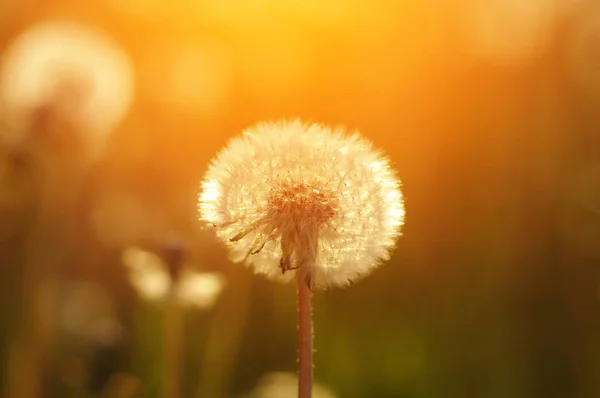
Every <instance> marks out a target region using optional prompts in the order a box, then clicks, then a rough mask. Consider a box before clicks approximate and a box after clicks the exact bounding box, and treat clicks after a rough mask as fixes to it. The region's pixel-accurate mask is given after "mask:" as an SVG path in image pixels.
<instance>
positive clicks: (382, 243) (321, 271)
mask: <svg viewBox="0 0 600 398" xmlns="http://www.w3.org/2000/svg"><path fill="white" fill-rule="evenodd" d="M199 211H200V217H201V219H202V220H204V221H206V222H207V223H208V224H209V225H215V226H216V228H217V235H218V237H219V238H220V239H221V240H223V241H224V242H225V243H226V244H227V245H228V246H229V248H230V252H231V257H232V260H234V261H236V262H245V263H246V264H247V265H249V266H250V267H251V268H252V269H253V270H254V271H255V272H257V273H259V274H264V275H266V276H267V277H269V278H272V279H276V280H282V281H289V280H291V279H293V277H294V275H295V274H296V273H297V272H300V275H302V276H303V277H304V279H305V280H306V281H307V282H309V284H310V285H311V286H313V287H316V288H327V287H331V286H344V285H347V284H349V283H350V282H352V281H355V280H356V279H358V278H360V277H362V276H364V275H367V274H368V273H369V272H371V271H372V270H373V269H374V268H375V267H376V266H377V265H378V264H380V263H381V262H382V261H384V260H387V259H389V256H390V254H389V253H390V250H391V249H392V248H393V247H394V245H395V241H396V239H397V237H398V236H399V235H400V230H401V227H402V225H403V223H404V204H403V198H402V193H401V191H400V181H399V180H398V179H397V178H396V176H395V173H394V171H393V170H392V169H391V168H390V164H389V161H388V160H387V159H386V158H385V157H384V156H382V154H381V153H379V152H377V151H376V150H374V149H373V147H372V145H371V143H370V142H368V141H366V140H365V139H363V138H361V137H360V136H359V135H358V134H353V135H347V134H345V133H344V132H343V131H341V130H331V129H329V128H327V127H324V126H321V125H319V124H305V123H302V122H300V121H298V120H296V121H280V122H276V123H262V124H259V125H257V126H255V127H253V128H251V129H248V130H247V131H245V132H244V133H243V135H242V136H241V137H238V138H234V139H233V140H231V141H230V142H229V144H228V146H227V147H226V148H225V149H223V150H222V151H221V152H220V153H219V154H218V155H217V157H216V158H215V159H214V161H213V162H212V164H211V166H210V168H209V170H208V172H207V174H206V176H205V178H204V181H203V182H202V192H201V193H200V195H199Z"/></svg>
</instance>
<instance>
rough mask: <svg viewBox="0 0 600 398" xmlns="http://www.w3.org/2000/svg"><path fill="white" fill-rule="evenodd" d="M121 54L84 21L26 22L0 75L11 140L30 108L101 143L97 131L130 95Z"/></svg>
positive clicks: (111, 122) (113, 119) (18, 135)
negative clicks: (49, 114)
mask: <svg viewBox="0 0 600 398" xmlns="http://www.w3.org/2000/svg"><path fill="white" fill-rule="evenodd" d="M133 91H134V88H133V71H132V66H131V62H130V60H129V58H128V56H127V54H126V53H125V52H124V51H123V50H122V49H121V48H119V46H118V45H117V44H116V43H114V42H113V41H112V40H111V39H110V38H109V37H107V36H106V35H105V34H104V33H102V32H101V31H99V30H97V29H95V28H93V27H91V26H87V25H82V24H77V23H67V22H58V21H45V22H41V23H38V24H36V25H33V26H31V27H30V28H29V29H28V30H26V31H25V32H23V33H22V34H21V35H20V36H18V37H17V38H16V40H15V41H14V42H13V43H12V45H10V47H9V48H8V50H7V51H6V53H5V55H4V58H3V63H2V69H1V77H0V102H1V108H2V113H3V114H4V117H5V118H6V119H7V123H9V125H10V126H11V129H10V130H9V131H10V132H11V135H9V136H8V137H5V138H6V139H7V140H9V141H11V142H15V141H16V142H19V141H21V140H23V139H24V138H25V137H24V135H25V134H26V133H25V132H27V131H29V129H30V128H31V123H32V112H35V111H36V110H38V109H40V108H41V107H45V106H47V105H48V104H52V107H53V112H54V114H55V115H56V116H57V117H59V118H62V119H67V120H68V121H69V123H70V124H71V125H73V126H74V127H76V129H77V130H81V131H83V132H89V133H92V134H88V135H89V139H90V140H94V141H92V142H94V143H97V144H101V143H102V141H101V138H102V135H103V134H102V133H106V132H108V131H110V130H111V129H113V128H114V127H115V126H116V125H117V124H118V123H119V122H120V121H121V119H122V118H123V117H124V116H125V114H126V112H127V110H128V108H129V106H130V104H131V102H132V99H133Z"/></svg>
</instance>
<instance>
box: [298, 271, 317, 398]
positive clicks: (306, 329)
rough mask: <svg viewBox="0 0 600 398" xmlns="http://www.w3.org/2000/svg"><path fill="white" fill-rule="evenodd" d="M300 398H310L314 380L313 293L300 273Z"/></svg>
mask: <svg viewBox="0 0 600 398" xmlns="http://www.w3.org/2000/svg"><path fill="white" fill-rule="evenodd" d="M297 274H298V277H297V280H298V398H310V397H311V395H312V378H313V359H312V354H313V353H312V343H313V326H312V303H311V299H312V291H311V289H310V287H309V286H308V283H307V282H306V278H305V277H304V273H302V272H298V273H297Z"/></svg>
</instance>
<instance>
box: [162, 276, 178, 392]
mask: <svg viewBox="0 0 600 398" xmlns="http://www.w3.org/2000/svg"><path fill="white" fill-rule="evenodd" d="M170 290H171V291H170V292H169V296H168V297H167V302H166V306H165V309H166V311H165V314H164V317H165V318H164V319H165V325H164V328H165V329H164V333H165V335H164V339H165V340H164V356H165V357H164V359H165V361H164V364H165V367H166V372H165V376H166V377H165V380H164V393H163V397H164V398H179V396H180V391H179V383H180V382H181V380H180V373H181V372H180V368H181V365H180V361H181V332H182V324H181V323H182V319H181V318H182V313H181V308H179V302H178V300H177V295H176V283H175V282H174V283H173V285H172V287H171V289H170Z"/></svg>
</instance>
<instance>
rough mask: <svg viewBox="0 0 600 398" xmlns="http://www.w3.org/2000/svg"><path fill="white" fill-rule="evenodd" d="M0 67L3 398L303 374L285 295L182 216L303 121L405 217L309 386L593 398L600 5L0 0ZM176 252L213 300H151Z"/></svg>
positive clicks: (187, 386) (331, 298)
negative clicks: (336, 145)
mask: <svg viewBox="0 0 600 398" xmlns="http://www.w3.org/2000/svg"><path fill="white" fill-rule="evenodd" d="M47 23H51V24H52V25H40V24H47ZM40 26H50V30H46V31H43V33H42V34H38V35H37V36H33V38H32V37H30V38H29V41H28V42H27V44H26V45H23V44H19V43H21V42H20V41H19V40H21V38H22V37H23V36H22V35H23V34H24V33H25V32H27V31H29V30H30V29H37V28H38V27H40ZM61 26H63V27H64V26H69V27H70V28H69V29H70V30H68V31H67V32H68V33H67V34H66V35H65V36H64V37H63V38H62V39H61V38H60V37H61V36H60V35H59V34H56V35H55V34H54V33H55V32H56V30H52V29H58V31H59V32H60V29H61ZM57 27H58V28H57ZM86 29H92V30H93V32H94V35H97V36H99V37H101V38H103V39H105V42H102V43H103V45H104V46H105V47H108V48H109V49H112V50H114V53H116V54H117V55H116V61H114V60H113V61H114V62H113V63H112V64H111V62H112V61H110V60H106V59H104V58H103V57H108V56H109V55H110V54H112V55H114V54H113V53H111V52H110V51H109V52H108V53H106V54H104V53H103V52H102V51H100V49H98V50H96V47H94V43H93V42H90V43H89V45H88V44H86V43H87V42H86V41H85V40H87V39H86V37H87V36H86V35H87V33H86V32H87V31H86ZM53 32H54V33H53ZM53 35H54V36H57V37H58V39H56V40H57V41H56V42H55V43H54V45H50V44H44V45H38V44H35V43H37V42H36V40H38V41H40V43H44V42H43V40H44V38H46V39H48V38H50V37H54V36H53ZM80 36H81V37H80ZM65 37H66V38H65ZM94 37H96V36H94ZM78 38H81V39H82V40H83V43H84V44H83V45H81V46H79V47H77V46H74V47H73V48H75V50H74V51H79V52H81V53H82V54H83V53H84V52H85V55H84V56H81V57H78V56H77V54H74V55H67V56H62V55H61V56H57V59H58V61H57V62H55V63H54V64H56V63H58V64H60V63H63V64H64V68H63V67H62V66H61V67H58V69H56V68H55V69H56V70H55V69H52V68H50V67H46V66H45V64H43V62H42V61H39V59H42V60H44V59H54V58H52V54H54V53H55V52H56V53H57V54H63V53H66V54H70V53H69V51H72V50H70V47H69V46H71V44H69V43H70V42H71V39H73V40H75V41H77V40H79V39H78ZM61 40H64V43H63V42H61ZM63 50H64V51H63ZM42 53H43V54H50V55H48V56H46V57H45V58H44V56H41V55H40V57H39V59H38V61H30V62H29V61H27V60H28V59H36V58H35V57H36V54H42ZM80 55H81V54H80ZM61 57H62V58H61ZM94 57H96V58H97V59H95V58H94ZM74 58H83V59H84V60H90V59H91V60H93V62H91V63H90V62H86V61H82V62H83V63H82V64H81V65H100V66H102V67H98V68H97V69H98V70H99V72H98V73H96V72H94V71H91V70H85V67H80V66H77V65H75V66H72V65H71V66H70V62H71V60H72V59H74ZM105 61H106V64H105V63H103V62H105ZM36 62H37V63H36ZM40 62H41V63H40ZM54 64H53V65H54ZM115 64H116V65H117V66H115V67H114V68H112V66H111V65H113V66H114V65H115ZM54 66H55V65H54ZM86 67H88V66H86ZM0 68H1V69H0V104H1V107H0V138H2V139H0V143H1V145H0V275H1V276H0V354H1V356H0V358H1V359H2V361H1V362H0V363H1V365H0V371H1V374H2V375H3V377H2V385H1V386H0V387H1V389H0V391H2V396H4V397H6V398H28V397H31V398H37V396H36V395H35V394H36V393H35V391H36V390H37V391H43V394H42V395H40V396H44V397H74V398H75V397H77V398H80V397H81V398H88V397H111V398H112V397H115V398H127V397H167V396H169V397H170V398H176V397H175V396H174V395H175V394H177V395H179V396H180V397H198V398H199V397H205V398H222V397H267V395H265V394H263V395H261V392H260V391H258V390H257V389H256V386H257V383H260V380H263V381H264V380H267V382H268V381H269V380H271V382H274V383H279V382H281V380H282V377H273V376H267V379H264V375H265V374H268V373H269V372H295V368H296V315H295V311H296V309H295V300H296V297H295V288H294V286H293V285H278V284H275V283H271V282H269V281H266V280H264V279H263V278H261V277H258V276H254V275H252V274H251V272H250V271H249V270H248V269H246V268H244V267H243V266H241V265H237V264H230V263H229V262H228V261H227V256H226V252H225V249H224V248H223V247H222V246H221V245H219V244H218V243H216V240H215V239H214V237H213V232H212V231H211V230H210V229H204V228H202V226H201V225H199V223H198V222H197V217H196V193H197V190H198V188H199V181H200V179H201V177H202V175H203V173H204V171H205V170H206V167H207V164H208V162H209V160H210V159H211V157H212V156H213V155H214V154H215V153H216V151H217V150H218V149H219V148H220V147H222V146H223V145H224V144H225V143H226V142H227V140H228V139H229V138H230V137H232V136H234V135H236V134H238V133H240V132H241V130H242V129H243V128H245V127H248V126H249V125H252V124H254V123H256V122H258V121H261V120H265V119H277V118H280V117H301V118H303V119H307V120H312V121H316V122H322V123H325V124H330V125H339V124H342V125H345V126H347V127H348V128H349V129H350V130H355V129H357V130H359V131H362V132H363V133H364V135H365V136H366V137H368V138H369V139H371V140H372V141H374V142H375V144H376V146H378V147H380V148H381V149H383V150H384V151H386V152H387V153H388V154H389V155H390V157H391V158H392V160H393V163H394V165H395V167H396V168H397V170H398V173H399V176H400V178H401V179H402V180H403V183H404V186H403V191H404V193H405V196H406V209H407V220H406V226H405V229H404V236H403V237H402V238H401V239H400V241H399V244H398V248H397V250H396V251H395V252H394V255H393V258H392V260H391V261H389V262H388V263H386V264H384V265H383V266H381V267H380V268H379V269H378V270H376V271H375V272H374V273H373V274H372V275H371V276H369V277H368V278H366V279H365V280H363V281H360V282H359V283H357V284H356V285H355V286H352V287H350V288H348V289H344V290H332V291H328V292H319V293H317V294H316V295H315V313H314V315H315V336H316V337H315V346H316V354H315V361H316V363H315V378H316V380H317V382H319V383H320V384H322V385H323V386H326V387H327V388H328V389H329V390H331V394H334V395H332V396H335V397H344V398H353V397H369V398H370V397H373V398H377V397H398V398H404V397H406V398H408V397H411V398H425V397H436V398H437V397H448V398H451V397H457V398H458V397H460V398H464V397H468V398H471V397H473V398H478V397H486V398H487V397H490V398H505V397H506V398H508V397H510V398H526V397H527V398H529V397H540V398H542V397H543V398H548V397H560V398H568V397H582V398H584V397H585V398H588V397H590V398H592V397H600V293H599V292H600V289H599V284H600V272H599V271H600V270H599V269H598V266H599V265H600V2H598V1H595V0H529V1H520V0H457V1H450V0H439V1H437V2H421V1H416V0H410V1H367V0H354V1H344V0H329V1H316V0H305V1H276V0H246V1H234V0H173V1H167V2H165V1H156V0H146V1H143V0H129V1H118V0H98V1H94V2H81V1H74V0H57V1H41V0H38V1H35V0H0ZM111 68H112V69H111ZM113 69H114V71H116V72H114V73H116V74H112V75H111V74H110V73H108V72H107V71H111V70H113ZM103 71H104V72H107V73H106V76H104V77H102V72H103ZM117 72H118V73H117ZM86 74H87V75H86ZM88 75H89V76H88ZM96 75H97V76H100V77H96ZM49 85H50V86H52V89H49V88H48V86H49ZM57 87H58V88H57ZM61 87H62V89H61ZM52 90H54V91H52ZM102 90H104V91H102ZM42 92H43V93H42ZM49 92H52V93H53V94H52V95H51V94H48V93H49ZM57 93H58V94H57ZM99 93H102V97H101V101H99V102H98V103H95V102H94V101H93V100H92V99H90V98H94V95H96V94H97V96H100V94H99ZM82 108H85V109H82ZM115 109H116V111H115ZM119 112H120V113H119ZM173 242H175V243H173ZM174 245H175V246H177V245H182V246H184V247H186V248H187V254H186V257H185V267H186V270H187V272H188V273H190V275H191V274H193V273H196V274H200V273H202V275H204V274H207V273H210V275H216V276H217V279H215V280H213V282H206V281H204V282H203V283H204V284H202V283H199V284H198V283H196V282H193V280H192V279H190V280H191V282H189V285H190V286H191V287H190V288H189V290H191V291H192V293H191V295H192V296H193V297H196V298H197V297H198V296H202V294H204V295H205V296H206V297H205V296H202V297H204V301H202V300H200V301H201V302H198V300H196V301H194V299H192V300H187V301H186V300H185V297H184V295H183V293H182V294H180V295H169V287H168V286H169V284H170V282H169V274H168V269H167V268H168V267H166V266H165V264H164V263H168V262H169V256H168V253H169V250H167V249H169V248H172V247H173V246H174ZM161 258H162V260H161ZM128 259H129V260H128ZM132 259H133V260H132ZM131 262H134V263H135V264H133V265H132V264H131ZM161 267H163V268H161ZM182 278H183V277H182ZM215 281H217V282H215ZM144 286H145V287H146V290H144ZM180 287H181V286H180ZM148 289H149V290H148ZM182 289H183V288H182ZM206 289H208V293H206ZM211 289H212V290H211ZM172 291H174V290H172ZM172 291H171V292H172ZM194 292H195V293H194ZM211 292H212V293H211ZM219 292H220V294H218V293H219ZM194 295H195V296H194ZM186 303H187V304H186ZM173 375H176V376H177V377H179V378H180V380H181V385H180V388H179V391H178V392H177V391H176V390H169V388H173V386H172V385H171V386H170V387H168V386H169V382H168V380H169V379H170V377H171V376H173ZM280 376H281V375H280ZM283 379H285V377H283ZM273 380H274V381H273ZM286 380H287V379H286ZM19 391H20V392H19ZM173 391H175V392H173ZM324 394H325V393H323V395H322V396H330V395H331V394H330V395H324ZM274 396H280V397H281V398H285V396H284V394H283V393H280V395H277V394H275V395H274Z"/></svg>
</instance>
